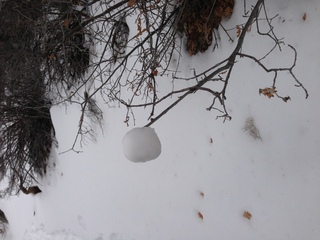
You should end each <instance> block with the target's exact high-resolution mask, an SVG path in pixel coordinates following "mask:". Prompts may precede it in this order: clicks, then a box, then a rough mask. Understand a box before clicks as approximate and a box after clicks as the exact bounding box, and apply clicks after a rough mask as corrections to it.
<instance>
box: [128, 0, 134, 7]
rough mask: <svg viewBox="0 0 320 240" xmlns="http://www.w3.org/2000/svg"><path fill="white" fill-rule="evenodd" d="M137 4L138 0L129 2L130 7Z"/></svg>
mask: <svg viewBox="0 0 320 240" xmlns="http://www.w3.org/2000/svg"><path fill="white" fill-rule="evenodd" d="M135 4H136V0H129V2H128V7H133V5H135Z"/></svg>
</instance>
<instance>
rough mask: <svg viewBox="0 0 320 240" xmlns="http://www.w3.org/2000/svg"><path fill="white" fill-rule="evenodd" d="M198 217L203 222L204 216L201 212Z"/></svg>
mask: <svg viewBox="0 0 320 240" xmlns="http://www.w3.org/2000/svg"><path fill="white" fill-rule="evenodd" d="M198 217H199V218H200V219H201V220H203V215H202V213H201V212H198Z"/></svg>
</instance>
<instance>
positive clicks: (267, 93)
mask: <svg viewBox="0 0 320 240" xmlns="http://www.w3.org/2000/svg"><path fill="white" fill-rule="evenodd" d="M276 92H277V90H276V88H275V87H271V88H269V87H266V88H263V89H259V94H263V95H264V96H266V97H268V98H272V97H274V94H276Z"/></svg>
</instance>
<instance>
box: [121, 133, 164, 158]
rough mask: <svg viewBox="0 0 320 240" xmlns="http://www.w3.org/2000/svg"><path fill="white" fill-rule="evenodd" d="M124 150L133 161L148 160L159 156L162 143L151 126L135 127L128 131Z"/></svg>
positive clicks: (124, 141) (124, 140) (123, 142)
mask: <svg viewBox="0 0 320 240" xmlns="http://www.w3.org/2000/svg"><path fill="white" fill-rule="evenodd" d="M122 144H123V152H124V155H125V156H126V158H127V159H128V160H130V161H132V162H147V161H150V160H153V159H156V158H157V157H159V155H160V153H161V143H160V140H159V138H158V136H157V134H156V132H155V131H154V129H153V128H150V127H141V128H134V129H132V130H130V131H129V132H127V134H126V135H125V136H124V138H123V140H122Z"/></svg>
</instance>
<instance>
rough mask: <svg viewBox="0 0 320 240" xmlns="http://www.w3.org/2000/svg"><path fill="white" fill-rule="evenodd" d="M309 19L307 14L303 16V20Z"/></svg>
mask: <svg viewBox="0 0 320 240" xmlns="http://www.w3.org/2000/svg"><path fill="white" fill-rule="evenodd" d="M306 19H307V13H304V14H303V16H302V20H303V21H305V20H306Z"/></svg>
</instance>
